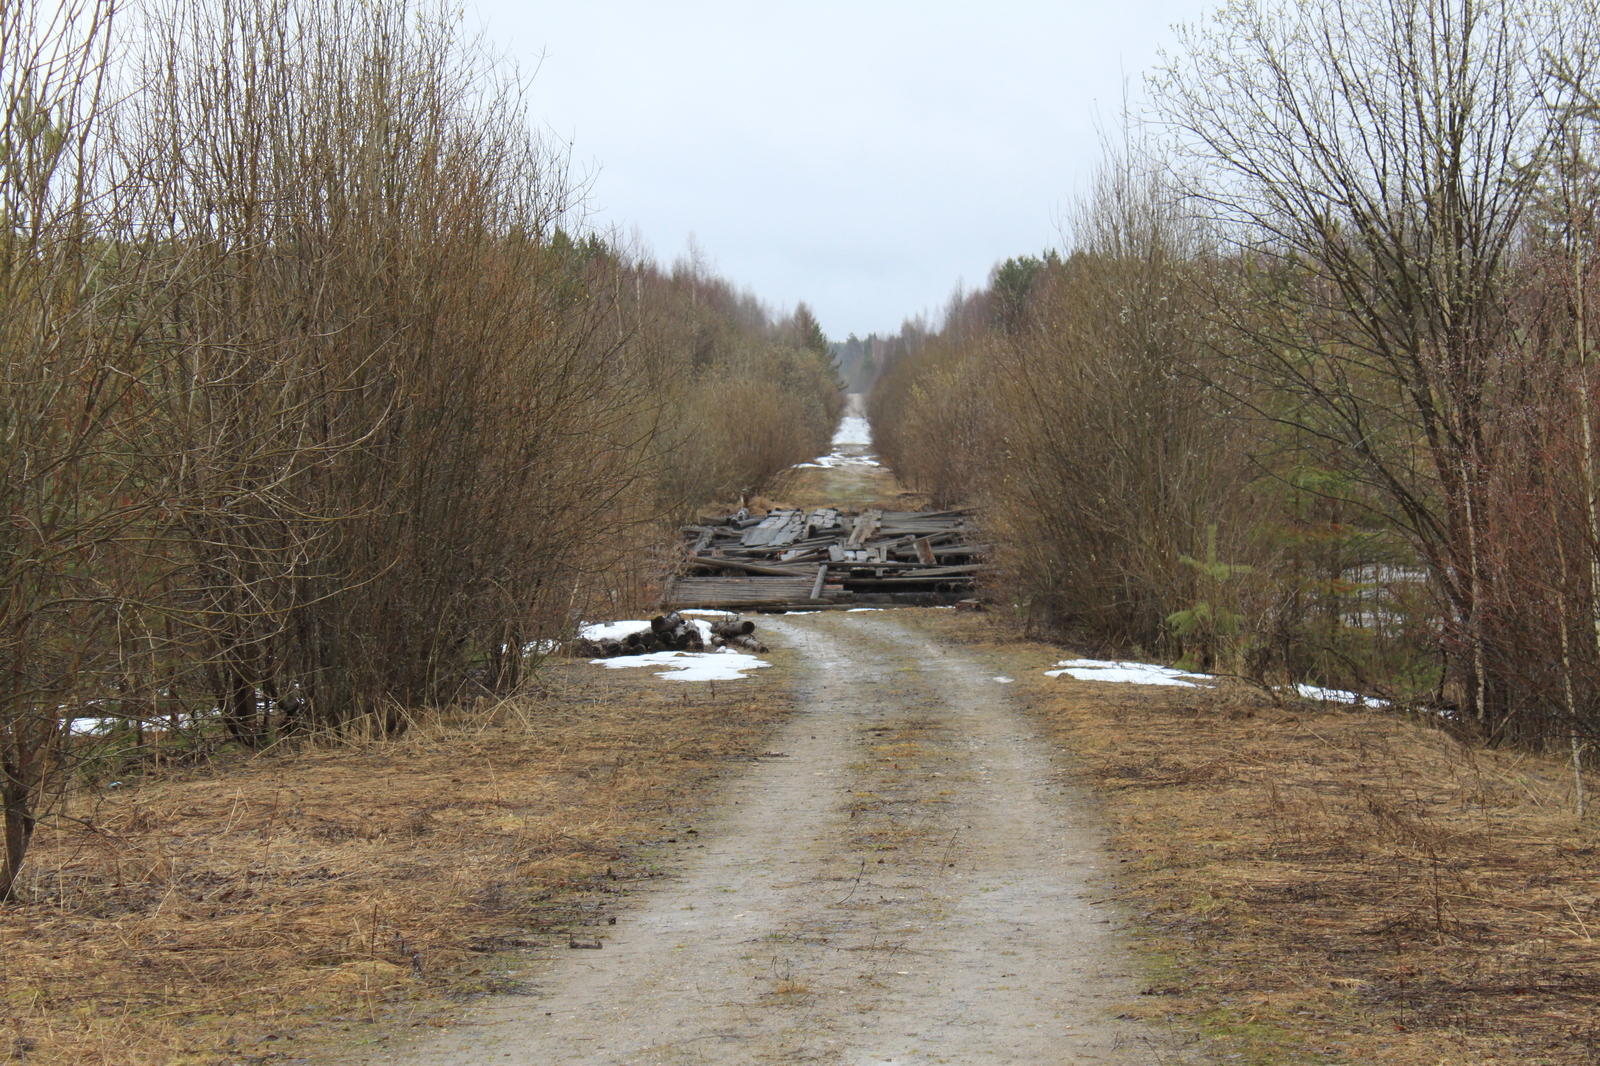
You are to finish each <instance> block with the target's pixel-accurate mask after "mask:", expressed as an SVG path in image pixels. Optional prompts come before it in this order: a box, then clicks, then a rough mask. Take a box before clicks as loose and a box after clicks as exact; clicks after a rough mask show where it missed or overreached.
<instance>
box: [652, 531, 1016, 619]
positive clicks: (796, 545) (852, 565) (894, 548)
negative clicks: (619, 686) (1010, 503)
mask: <svg viewBox="0 0 1600 1066" xmlns="http://www.w3.org/2000/svg"><path fill="white" fill-rule="evenodd" d="M683 533H684V547H685V549H686V558H685V559H684V562H683V566H682V567H681V573H680V575H679V576H678V577H677V578H676V579H675V580H673V581H672V582H670V583H669V586H668V588H667V590H666V594H665V596H664V597H663V603H665V604H667V605H669V606H673V607H690V606H694V607H736V606H737V607H763V608H770V607H779V606H800V605H812V606H815V605H819V604H831V603H847V602H851V601H852V600H853V599H855V598H856V597H857V596H858V595H864V594H884V593H916V594H939V595H961V594H969V593H970V591H971V589H972V586H973V582H974V576H975V575H976V574H977V573H978V571H979V570H980V569H981V565H980V564H979V562H978V560H979V559H980V558H981V556H982V555H983V554H984V552H985V551H986V549H985V548H984V547H983V546H982V545H979V544H975V543H973V541H972V534H973V533H974V528H973V524H972V512H970V511H965V510H957V511H935V512H928V511H880V510H867V511H862V512H859V513H852V512H846V511H840V510H837V509H834V508H819V509H817V510H813V511H801V510H775V511H770V512H768V513H767V514H764V515H752V514H749V513H747V512H745V511H742V510H741V511H739V512H737V513H735V514H732V515H727V516H724V517H719V518H711V519H704V520H702V521H701V522H700V523H699V524H697V525H693V526H685V527H684V529H683Z"/></svg>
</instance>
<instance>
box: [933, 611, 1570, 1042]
mask: <svg viewBox="0 0 1600 1066" xmlns="http://www.w3.org/2000/svg"><path fill="white" fill-rule="evenodd" d="M919 613H921V612H919ZM922 614H923V618H924V619H925V621H924V623H923V624H925V625H927V626H929V627H930V628H931V629H933V630H934V631H936V632H938V633H939V634H940V635H942V636H944V637H946V638H947V639H949V640H952V641H954V642H959V643H964V644H967V645H969V646H970V648H971V650H973V651H975V652H978V653H980V654H985V655H990V656H993V657H994V659H995V661H996V664H997V666H999V667H1001V668H1003V669H1004V670H1005V671H1006V672H1007V673H1010V674H1012V676H1015V677H1016V678H1017V679H1018V683H1017V684H1016V685H1015V686H1014V690H1015V694H1016V695H1017V696H1018V697H1019V698H1020V699H1021V700H1023V701H1024V702H1025V703H1026V704H1027V706H1028V707H1029V709H1030V710H1031V711H1032V713H1033V714H1034V715H1035V716H1036V717H1037V719H1038V721H1039V722H1040V723H1041V725H1042V727H1043V728H1044V729H1045V731H1046V732H1047V734H1048V735H1049V736H1050V737H1051V738H1053V740H1054V741H1055V742H1056V744H1057V746H1058V747H1059V749H1060V750H1061V751H1062V752H1064V753H1068V757H1069V758H1070V759H1071V760H1073V761H1074V762H1075V763H1076V766H1077V768H1078V770H1079V772H1080V775H1081V776H1082V778H1083V779H1084V780H1085V781H1086V782H1087V783H1088V784H1090V785H1091V786H1092V787H1093V789H1094V791H1095V792H1096V794H1097V795H1098V796H1099V797H1100V800H1101V801H1102V803H1103V805H1104V811H1105V815H1106V817H1107V818H1108V820H1109V822H1110V824H1111V826H1112V828H1113V832H1114V835H1113V846H1114V848H1115V851H1116V853H1117V854H1116V858H1117V860H1118V865H1119V866H1120V867H1121V869H1122V871H1123V877H1122V878H1121V883H1120V886H1119V887H1118V889H1117V890H1116V895H1117V896H1118V905H1120V906H1122V907H1123V908H1125V910H1126V911H1127V912H1128V913H1129V914H1131V915H1133V916H1134V917H1135V918H1136V919H1137V921H1138V924H1139V925H1140V926H1141V933H1142V936H1143V938H1144V945H1143V946H1144V948H1145V949H1146V954H1147V959H1148V961H1149V966H1150V971H1149V977H1148V980H1149V987H1148V988H1147V989H1146V997H1142V1000H1143V1002H1142V1003H1141V1006H1140V1008H1139V1009H1140V1010H1141V1012H1142V1013H1147V1014H1150V1015H1153V1016H1161V1015H1167V1016H1174V1017H1181V1018H1182V1019H1184V1020H1185V1021H1186V1022H1188V1023H1189V1024H1192V1025H1197V1026H1198V1027H1199V1028H1200V1029H1201V1030H1202V1031H1203V1032H1205V1033H1207V1034H1208V1035H1209V1036H1211V1037H1212V1038H1213V1039H1214V1040H1216V1041H1217V1045H1218V1048H1219V1051H1220V1054H1221V1057H1222V1058H1223V1060H1224V1061H1237V1062H1247V1063H1302V1062H1305V1063H1312V1062H1382V1063H1395V1064H1402V1066H1423V1064H1427V1066H1434V1064H1438V1063H1452V1064H1454V1063H1521V1064H1535V1063H1592V1062H1594V1061H1596V1060H1597V1058H1600V1014H1597V1012H1596V1005H1597V1004H1600V951H1597V946H1596V944H1595V942H1594V939H1593V938H1594V936H1595V934H1597V933H1600V869H1597V864H1600V832H1597V827H1596V823H1595V822H1594V820H1593V818H1589V819H1585V820H1584V821H1583V822H1581V823H1580V822H1579V821H1578V819H1577V818H1576V816H1575V814H1574V805H1573V802H1572V799H1573V797H1572V794H1571V771H1570V768H1569V767H1568V766H1567V765H1566V764H1565V763H1564V762H1563V760H1562V759H1561V758H1560V757H1559V756H1554V755H1552V756H1545V755H1539V754H1530V753H1526V752H1517V751H1490V750H1484V749H1482V748H1478V747H1475V746H1470V745H1464V744H1462V743H1459V742H1457V741H1456V740H1454V739H1453V738H1451V737H1450V736H1448V735H1446V734H1445V733H1443V732H1440V731H1439V730H1437V729H1434V728H1431V727H1428V726H1426V725H1423V724H1419V723H1416V722H1412V721H1407V720H1405V719H1403V718H1401V717H1398V716H1396V715H1393V714H1389V713H1385V712H1379V711H1370V710H1369V711H1353V710H1341V709H1335V708H1330V707H1328V706H1326V705H1318V704H1311V703H1299V702H1296V703H1293V704H1292V705H1286V706H1282V707H1280V706H1275V705H1274V704H1273V703H1272V702H1271V701H1270V700H1268V699H1267V698H1266V697H1265V696H1264V695H1263V694H1261V693H1259V691H1253V690H1249V689H1245V688H1243V687H1239V688H1230V687H1223V688H1220V689H1218V690H1214V691H1206V690H1198V689H1179V688H1144V687H1135V686H1130V685H1108V684H1097V683H1091V682H1079V681H1073V680H1071V679H1068V678H1061V679H1051V678H1046V677H1044V676H1043V671H1044V669H1046V668H1047V667H1048V666H1049V664H1050V663H1051V662H1053V661H1054V660H1056V659H1060V658H1064V657H1067V656H1066V655H1065V654H1063V651H1062V649H1060V648H1054V647H1049V646H1045V645H1038V644H1027V643H1018V642H1017V641H1015V640H1014V639H1013V635H1012V634H1011V633H1009V632H1008V631H1007V630H1006V628H1005V627H1004V626H1003V625H1002V624H1000V623H998V622H995V621H991V620H988V619H986V618H983V617H975V616H971V615H965V614H958V613H957V612H926V613H922ZM1591 786H1592V783H1591Z"/></svg>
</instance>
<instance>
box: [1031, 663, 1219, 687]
mask: <svg viewBox="0 0 1600 1066" xmlns="http://www.w3.org/2000/svg"><path fill="white" fill-rule="evenodd" d="M1056 666H1057V667H1058V669H1055V670H1046V671H1045V672H1044V674H1045V676H1046V677H1060V676H1061V675H1062V674H1066V675H1067V676H1068V677H1072V678H1076V679H1077V680H1079V681H1115V682H1121V683H1123V684H1127V685H1168V686H1171V687H1174V688H1199V687H1200V686H1199V685H1197V684H1195V682H1196V681H1208V680H1210V678H1209V677H1208V676H1207V675H1205V674H1191V673H1187V672H1186V671H1183V670H1174V669H1173V668H1172V667H1170V666H1157V665H1155V664H1154V663H1131V662H1111V661H1109V660H1106V659H1065V660H1063V661H1061V662H1059V663H1056Z"/></svg>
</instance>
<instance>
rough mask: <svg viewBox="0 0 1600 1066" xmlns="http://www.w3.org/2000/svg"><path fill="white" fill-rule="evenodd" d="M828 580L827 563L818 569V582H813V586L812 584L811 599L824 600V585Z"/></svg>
mask: <svg viewBox="0 0 1600 1066" xmlns="http://www.w3.org/2000/svg"><path fill="white" fill-rule="evenodd" d="M827 579H828V564H827V563H823V564H822V565H821V566H819V567H817V580H816V581H814V582H812V584H811V598H812V599H814V600H820V599H821V598H822V583H823V582H824V581H826V580H827Z"/></svg>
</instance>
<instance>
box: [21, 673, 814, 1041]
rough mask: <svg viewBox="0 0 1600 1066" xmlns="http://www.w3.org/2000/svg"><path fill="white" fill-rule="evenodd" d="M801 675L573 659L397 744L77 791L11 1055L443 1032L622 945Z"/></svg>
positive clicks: (25, 961) (49, 853)
mask: <svg viewBox="0 0 1600 1066" xmlns="http://www.w3.org/2000/svg"><path fill="white" fill-rule="evenodd" d="M776 654H777V658H778V661H780V662H781V660H782V653H781V652H779V653H776ZM785 673H787V671H783V670H781V669H773V670H767V671H756V672H755V674H754V675H753V676H752V677H751V678H749V679H748V680H745V681H741V682H731V683H715V684H707V683H688V684H685V683H675V682H670V681H663V680H660V679H657V678H655V677H652V676H649V672H648V671H644V670H630V671H610V670H601V669H598V668H596V667H592V666H588V665H586V664H582V663H572V662H565V663H561V664H558V665H555V666H553V667H551V668H550V669H549V670H548V671H547V672H546V673H545V674H544V676H543V677H542V681H543V683H544V685H545V687H546V693H547V694H545V695H542V696H538V697H530V698H527V699H520V700H515V701H511V702H508V703H506V704H503V705H501V706H499V707H495V708H487V707H485V708H479V709H477V712H476V713H471V714H467V713H459V714H454V715H448V716H441V717H440V718H439V719H437V720H426V721H421V722H419V723H418V724H417V726H416V727H415V728H414V729H412V730H411V732H410V733H409V734H408V735H407V736H406V737H405V738H404V739H402V740H400V741H398V742H394V743H384V744H371V745H365V746H351V745H346V746H341V747H337V748H307V749H305V750H299V751H279V752H273V753H268V754H264V755H258V756H254V757H243V756H234V757H229V758H224V759H222V760H220V761H218V762H216V763H213V764H211V765H208V766H206V767H204V768H202V769H199V770H189V771H169V772H166V773H161V774H152V775H150V776H148V777H146V778H144V779H142V780H137V781H135V780H130V781H128V782H125V783H124V784H123V785H122V787H119V788H115V789H102V790H97V791H95V792H93V793H86V794H81V795H79V796H78V797H76V798H75V800H74V802H73V804H72V806H71V807H70V808H69V810H68V812H67V813H68V814H69V815H71V816H72V817H73V818H76V819H79V821H70V820H63V819H56V820H55V821H53V822H52V823H50V824H49V825H47V826H45V827H44V828H42V829H41V830H40V834H39V837H38V839H37V843H36V844H35V847H34V850H33V851H32V852H31V854H30V857H29V867H28V875H27V879H26V891H27V899H26V901H25V902H24V903H23V904H21V905H16V906H12V907H9V908H6V909H5V910H3V911H0V938H3V950H0V958H3V959H4V966H5V970H4V983H3V986H0V987H3V994H4V997H5V1005H4V1011H3V1012H4V1015H5V1017H6V1022H5V1024H6V1028H7V1029H8V1030H9V1031H8V1032H3V1033H0V1041H3V1045H0V1047H5V1048H7V1049H8V1050H10V1051H11V1052H12V1054H13V1056H22V1057H25V1059H26V1061H28V1062H30V1063H35V1064H40V1066H44V1064H56V1063H61V1064H67V1063H72V1064H77V1063H119V1064H142V1063H195V1064H200V1063H222V1062H228V1063H233V1062H262V1061H267V1060H271V1059H288V1058H299V1057H301V1056H303V1055H305V1054H307V1053H308V1052H310V1051H313V1050H315V1049H318V1048H328V1047H337V1046H340V1045H349V1044H363V1043H371V1042H374V1041H384V1040H387V1039H390V1038H391V1037H393V1036H395V1035H397V1034H399V1033H401V1032H403V1031H404V1030H405V1029H406V1028H408V1027H413V1026H425V1025H431V1024H443V1023H444V1022H446V1021H447V1020H448V1019H449V1018H451V1017H452V1015H453V1014H456V1013H459V1011H460V1009H461V1007H462V1005H463V1000H464V999H468V998H471V997H472V996H474V995H477V994H486V993H493V992H495V991H497V990H504V989H506V988H508V987H510V986H511V983H512V982H514V980H515V967H514V966H512V967H509V968H508V967H507V966H506V965H505V961H504V960H506V958H507V956H505V955H502V954H501V953H502V952H505V951H507V950H509V949H516V948H519V947H527V946H542V945H547V944H554V945H559V946H563V947H564V946H566V945H567V944H568V943H569V942H570V941H573V940H576V941H592V940H594V939H596V938H602V939H603V938H604V937H605V935H606V930H607V924H606V923H607V918H608V912H610V911H612V910H613V909H614V908H615V907H617V906H620V905H621V903H622V900H621V898H620V897H622V896H624V895H626V893H627V892H628V891H629V889H630V887H632V886H636V885H638V884H639V883H641V882H643V881H647V880H648V879H649V878H651V877H652V876H654V875H655V870H654V867H653V866H652V863H653V862H655V861H667V860H670V856H671V855H672V853H673V852H674V851H675V850H676V849H679V848H688V847H693V846H694V844H693V840H694V835H695V834H694V832H693V822H694V819H695V817H696V816H697V813H698V811H699V810H700V807H701V805H702V804H703V802H704V801H705V799H706V797H707V795H708V790H709V789H710V788H711V786H712V785H713V784H714V781H715V778H716V777H717V776H718V775H719V774H720V773H722V772H723V771H724V769H725V768H726V767H728V766H729V765H730V762H732V761H736V760H738V759H740V758H747V757H749V756H751V755H753V754H758V753H759V752H760V751H761V750H762V749H761V746H760V745H761V741H762V738H763V737H764V736H765V735H766V734H767V733H768V731H769V730H770V729H771V728H772V727H773V726H774V725H775V724H776V723H777V722H778V721H779V720H781V719H782V718H783V717H784V715H785V714H786V713H787V712H788V711H789V709H790V707H791V706H792V704H791V701H790V699H789V697H788V694H787V691H786V686H785V683H784V682H783V681H782V680H781V678H780V675H782V674H785ZM497 956H498V957H497ZM4 1057H5V1055H4V1054H3V1053H0V1058H4Z"/></svg>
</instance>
